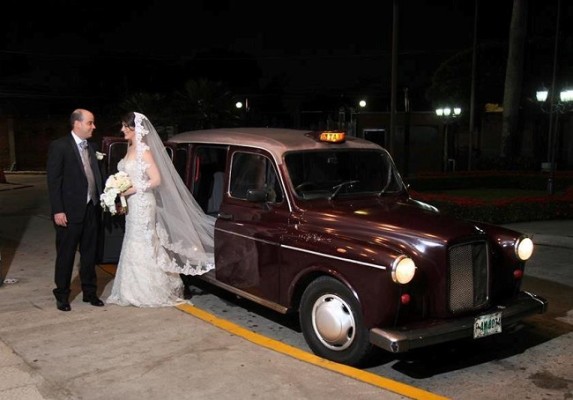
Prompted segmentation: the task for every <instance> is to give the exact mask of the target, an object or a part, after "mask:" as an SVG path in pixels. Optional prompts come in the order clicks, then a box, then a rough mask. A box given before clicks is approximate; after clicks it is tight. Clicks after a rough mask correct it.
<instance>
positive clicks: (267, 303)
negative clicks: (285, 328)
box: [197, 274, 288, 314]
mask: <svg viewBox="0 0 573 400" xmlns="http://www.w3.org/2000/svg"><path fill="white" fill-rule="evenodd" d="M197 278H199V279H201V280H204V281H205V282H208V283H210V284H212V285H214V286H218V287H220V288H222V289H225V290H227V291H228V292H231V293H234V294H236V295H237V296H239V297H243V298H245V299H247V300H250V301H252V302H255V303H258V304H260V305H262V306H265V307H267V308H270V309H271V310H274V311H276V312H278V313H281V314H286V313H287V312H288V308H287V307H284V306H281V305H280V304H277V303H274V302H271V301H268V300H265V299H262V298H260V297H258V296H255V295H253V294H251V293H248V292H245V291H243V290H241V289H237V288H236V287H234V286H231V285H227V284H226V283H223V282H221V281H218V280H217V278H215V276H211V274H203V275H197Z"/></svg>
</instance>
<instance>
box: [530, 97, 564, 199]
mask: <svg viewBox="0 0 573 400" xmlns="http://www.w3.org/2000/svg"><path fill="white" fill-rule="evenodd" d="M535 98H536V99H537V101H538V103H539V105H540V106H541V111H543V112H545V113H548V114H549V132H548V134H547V160H548V162H549V177H548V178H547V192H548V193H549V194H554V193H555V167H556V166H555V153H556V152H557V145H558V143H559V128H558V125H559V124H558V123H559V114H564V113H566V112H569V111H570V110H571V108H573V90H572V89H565V90H562V91H561V93H559V97H558V98H557V96H553V95H552V96H549V91H548V90H547V89H545V88H543V89H540V90H538V91H537V92H536V93H535ZM547 103H549V106H548V107H547ZM554 114H555V116H554ZM554 119H555V124H554V123H553V120H554Z"/></svg>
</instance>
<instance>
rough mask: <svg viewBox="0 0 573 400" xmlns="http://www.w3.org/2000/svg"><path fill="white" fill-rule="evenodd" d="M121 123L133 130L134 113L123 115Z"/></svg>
mask: <svg viewBox="0 0 573 400" xmlns="http://www.w3.org/2000/svg"><path fill="white" fill-rule="evenodd" d="M121 123H122V124H125V126H128V127H130V128H132V129H134V128H135V113H134V112H133V111H131V112H128V113H125V114H123V116H122V117H121Z"/></svg>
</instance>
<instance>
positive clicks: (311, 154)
mask: <svg viewBox="0 0 573 400" xmlns="http://www.w3.org/2000/svg"><path fill="white" fill-rule="evenodd" d="M285 164H286V167H287V170H288V173H289V177H290V181H291V184H292V187H293V188H294V191H295V193H296V194H297V196H299V197H301V198H303V199H315V198H330V199H333V198H335V197H338V196H349V195H357V194H359V195H364V194H376V195H381V194H384V193H396V192H400V191H402V190H403V188H404V185H403V183H402V179H401V178H400V174H399V173H398V171H397V170H396V167H395V166H394V163H393V161H392V158H391V157H390V155H389V154H388V153H387V152H385V151H379V150H349V149H343V150H317V151H314V150H313V151H301V152H292V153H288V154H286V155H285Z"/></svg>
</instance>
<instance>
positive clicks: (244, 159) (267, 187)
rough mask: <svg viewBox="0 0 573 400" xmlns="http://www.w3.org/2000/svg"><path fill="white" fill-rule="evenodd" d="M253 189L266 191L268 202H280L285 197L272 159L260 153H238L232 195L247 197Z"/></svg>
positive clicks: (232, 181) (234, 157)
mask: <svg viewBox="0 0 573 400" xmlns="http://www.w3.org/2000/svg"><path fill="white" fill-rule="evenodd" d="M251 189H255V190H264V191H266V193H267V202H271V203H280V202H281V201H282V199H283V193H282V190H281V186H280V182H279V179H278V176H277V173H276V171H275V169H274V166H273V163H272V162H271V160H270V159H268V158H267V157H265V156H262V155H260V154H253V153H236V154H235V155H234V156H233V164H232V168H231V188H230V193H231V196H232V197H235V198H239V199H246V198H247V192H248V191H249V190H251Z"/></svg>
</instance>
